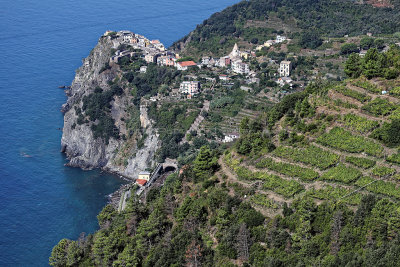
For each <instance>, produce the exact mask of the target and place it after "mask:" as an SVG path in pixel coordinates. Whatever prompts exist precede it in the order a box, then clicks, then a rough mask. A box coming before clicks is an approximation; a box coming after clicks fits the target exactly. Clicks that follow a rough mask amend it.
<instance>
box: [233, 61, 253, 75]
mask: <svg viewBox="0 0 400 267" xmlns="http://www.w3.org/2000/svg"><path fill="white" fill-rule="evenodd" d="M232 71H233V72H235V73H238V74H247V73H249V72H250V68H249V65H248V64H246V63H243V62H242V61H240V60H237V61H233V62H232Z"/></svg>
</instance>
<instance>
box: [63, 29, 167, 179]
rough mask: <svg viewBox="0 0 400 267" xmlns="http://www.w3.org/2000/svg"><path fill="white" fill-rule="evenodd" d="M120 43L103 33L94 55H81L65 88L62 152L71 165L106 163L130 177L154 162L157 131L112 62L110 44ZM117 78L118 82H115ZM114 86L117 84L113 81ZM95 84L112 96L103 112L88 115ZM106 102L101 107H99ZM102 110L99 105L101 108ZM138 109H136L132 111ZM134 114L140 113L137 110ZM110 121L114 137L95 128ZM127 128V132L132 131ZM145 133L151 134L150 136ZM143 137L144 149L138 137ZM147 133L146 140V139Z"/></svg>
mask: <svg viewBox="0 0 400 267" xmlns="http://www.w3.org/2000/svg"><path fill="white" fill-rule="evenodd" d="M118 46H119V43H118V41H116V40H115V39H112V38H111V37H105V36H103V37H101V38H100V40H99V42H98V44H97V45H96V47H95V48H94V49H93V50H92V51H91V53H90V55H89V56H88V57H87V58H85V59H84V60H83V65H82V66H81V67H80V68H79V69H78V70H77V71H76V76H75V78H74V80H73V82H72V85H71V89H70V90H69V91H68V92H67V96H68V100H67V102H66V103H65V104H64V105H63V106H62V112H64V128H63V135H62V139H61V146H62V152H65V153H66V155H67V157H68V159H69V163H68V165H69V166H73V167H80V168H83V169H93V168H102V169H104V170H106V171H110V172H114V173H117V174H119V175H122V176H125V177H127V178H135V177H136V176H137V174H138V172H140V171H142V170H144V169H146V168H148V167H151V166H152V165H153V164H154V155H155V152H156V150H157V149H158V147H159V139H158V135H157V132H156V131H155V130H153V126H152V122H151V121H150V120H149V118H148V116H147V108H146V107H145V104H143V106H142V107H141V108H139V107H138V106H134V105H133V104H132V101H131V95H130V88H129V86H126V85H124V84H123V83H122V82H121V79H120V78H121V71H120V68H119V66H118V65H117V64H114V65H112V64H110V66H109V67H107V68H105V70H104V66H108V65H107V64H108V62H109V60H110V56H111V51H112V49H116V48H117V47H118ZM113 81H114V82H115V81H118V82H117V83H118V86H119V87H118V88H120V90H121V92H119V93H118V94H116V95H113V94H112V92H111V90H113V89H112V86H111V85H112V84H113ZM114 84H115V83H114ZM114 86H115V85H114ZM96 88H101V89H97V90H101V92H104V93H103V95H105V94H106V93H107V92H108V93H109V95H110V94H111V98H110V100H111V101H110V102H109V103H107V105H108V106H107V108H105V109H104V110H105V111H104V112H103V111H102V110H100V111H101V112H103V113H101V114H102V115H101V116H102V117H101V118H96V119H90V116H88V114H87V113H88V111H87V110H86V112H82V111H84V110H85V105H86V104H87V103H85V101H86V102H88V101H89V100H90V99H94V97H96V94H95V90H96ZM101 108H103V107H101ZM97 111H98V110H97ZM133 111H136V112H133ZM139 112H140V123H139V124H136V125H137V126H136V129H128V127H127V124H128V123H129V122H130V121H131V120H134V119H135V118H133V117H134V116H138V114H139ZM135 114H136V115H135ZM104 116H107V118H108V120H107V121H106V122H110V121H111V122H112V124H113V125H111V126H110V125H109V124H106V126H109V127H112V130H113V132H114V133H115V132H116V131H118V133H116V134H114V135H113V136H111V137H110V138H108V137H107V138H104V136H101V137H99V136H96V133H95V131H94V130H93V129H94V128H96V126H97V128H98V129H100V128H102V127H103V125H102V119H103V117H104ZM128 131H129V133H128ZM146 136H147V137H146ZM139 139H142V144H143V145H141V146H140V149H139V148H138V145H137V143H138V142H137V140H139ZM143 139H144V141H143Z"/></svg>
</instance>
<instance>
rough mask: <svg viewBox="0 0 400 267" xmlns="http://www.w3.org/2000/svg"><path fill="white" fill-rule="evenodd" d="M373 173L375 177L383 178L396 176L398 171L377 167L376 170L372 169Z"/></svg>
mask: <svg viewBox="0 0 400 267" xmlns="http://www.w3.org/2000/svg"><path fill="white" fill-rule="evenodd" d="M371 173H372V174H373V175H375V176H378V177H383V176H391V175H393V174H395V173H396V170H395V169H392V168H388V167H385V166H376V167H375V168H373V169H372V172H371Z"/></svg>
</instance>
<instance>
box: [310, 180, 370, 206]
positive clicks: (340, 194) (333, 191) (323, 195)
mask: <svg viewBox="0 0 400 267" xmlns="http://www.w3.org/2000/svg"><path fill="white" fill-rule="evenodd" d="M350 193H352V190H350V189H346V188H343V187H340V186H335V187H333V186H330V185H328V186H326V187H324V188H322V189H315V188H311V189H310V190H308V191H307V193H306V194H307V195H308V196H311V197H314V198H317V199H321V200H329V201H339V200H340V201H341V202H343V203H346V204H349V205H358V204H360V202H361V198H362V195H361V194H359V193H353V194H350ZM345 196H346V197H345ZM344 197H345V198H344Z"/></svg>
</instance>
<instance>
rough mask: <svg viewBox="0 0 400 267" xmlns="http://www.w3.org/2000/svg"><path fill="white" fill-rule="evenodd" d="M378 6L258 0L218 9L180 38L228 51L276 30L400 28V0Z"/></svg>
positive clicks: (183, 43) (338, 0) (190, 45)
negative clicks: (238, 44) (384, 5)
mask: <svg viewBox="0 0 400 267" xmlns="http://www.w3.org/2000/svg"><path fill="white" fill-rule="evenodd" d="M392 3H393V4H392V5H391V7H386V8H375V7H373V6H371V5H369V4H359V3H355V2H354V1H348V0H333V1H332V0H307V1H299V0H294V1H293V0H252V1H242V2H240V3H238V4H236V5H233V6H231V7H228V8H226V9H225V10H223V11H221V12H219V13H216V14H214V15H212V16H211V17H210V18H209V19H207V20H205V21H204V22H203V23H202V24H200V25H198V26H197V28H196V29H195V30H194V31H193V32H191V33H190V34H188V35H187V36H185V37H184V38H182V39H181V40H179V41H177V42H175V43H174V45H173V47H174V48H175V49H177V50H182V52H183V53H186V54H192V55H193V54H195V55H201V54H210V53H212V54H214V55H222V54H224V53H226V51H227V50H226V49H227V47H231V46H232V45H233V43H235V42H243V45H244V44H245V43H248V44H251V43H256V42H258V43H259V44H261V43H263V42H264V41H266V40H268V37H269V36H271V35H272V34H273V33H276V32H278V33H279V32H281V33H285V34H286V35H289V36H290V37H291V38H298V37H299V32H303V31H304V32H310V31H312V32H313V33H314V34H317V35H320V36H328V37H343V36H344V35H351V36H355V35H361V34H366V33H367V32H371V33H373V34H380V33H384V34H388V33H394V32H397V31H399V30H400V12H399V8H400V6H399V3H398V2H395V1H392Z"/></svg>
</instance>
